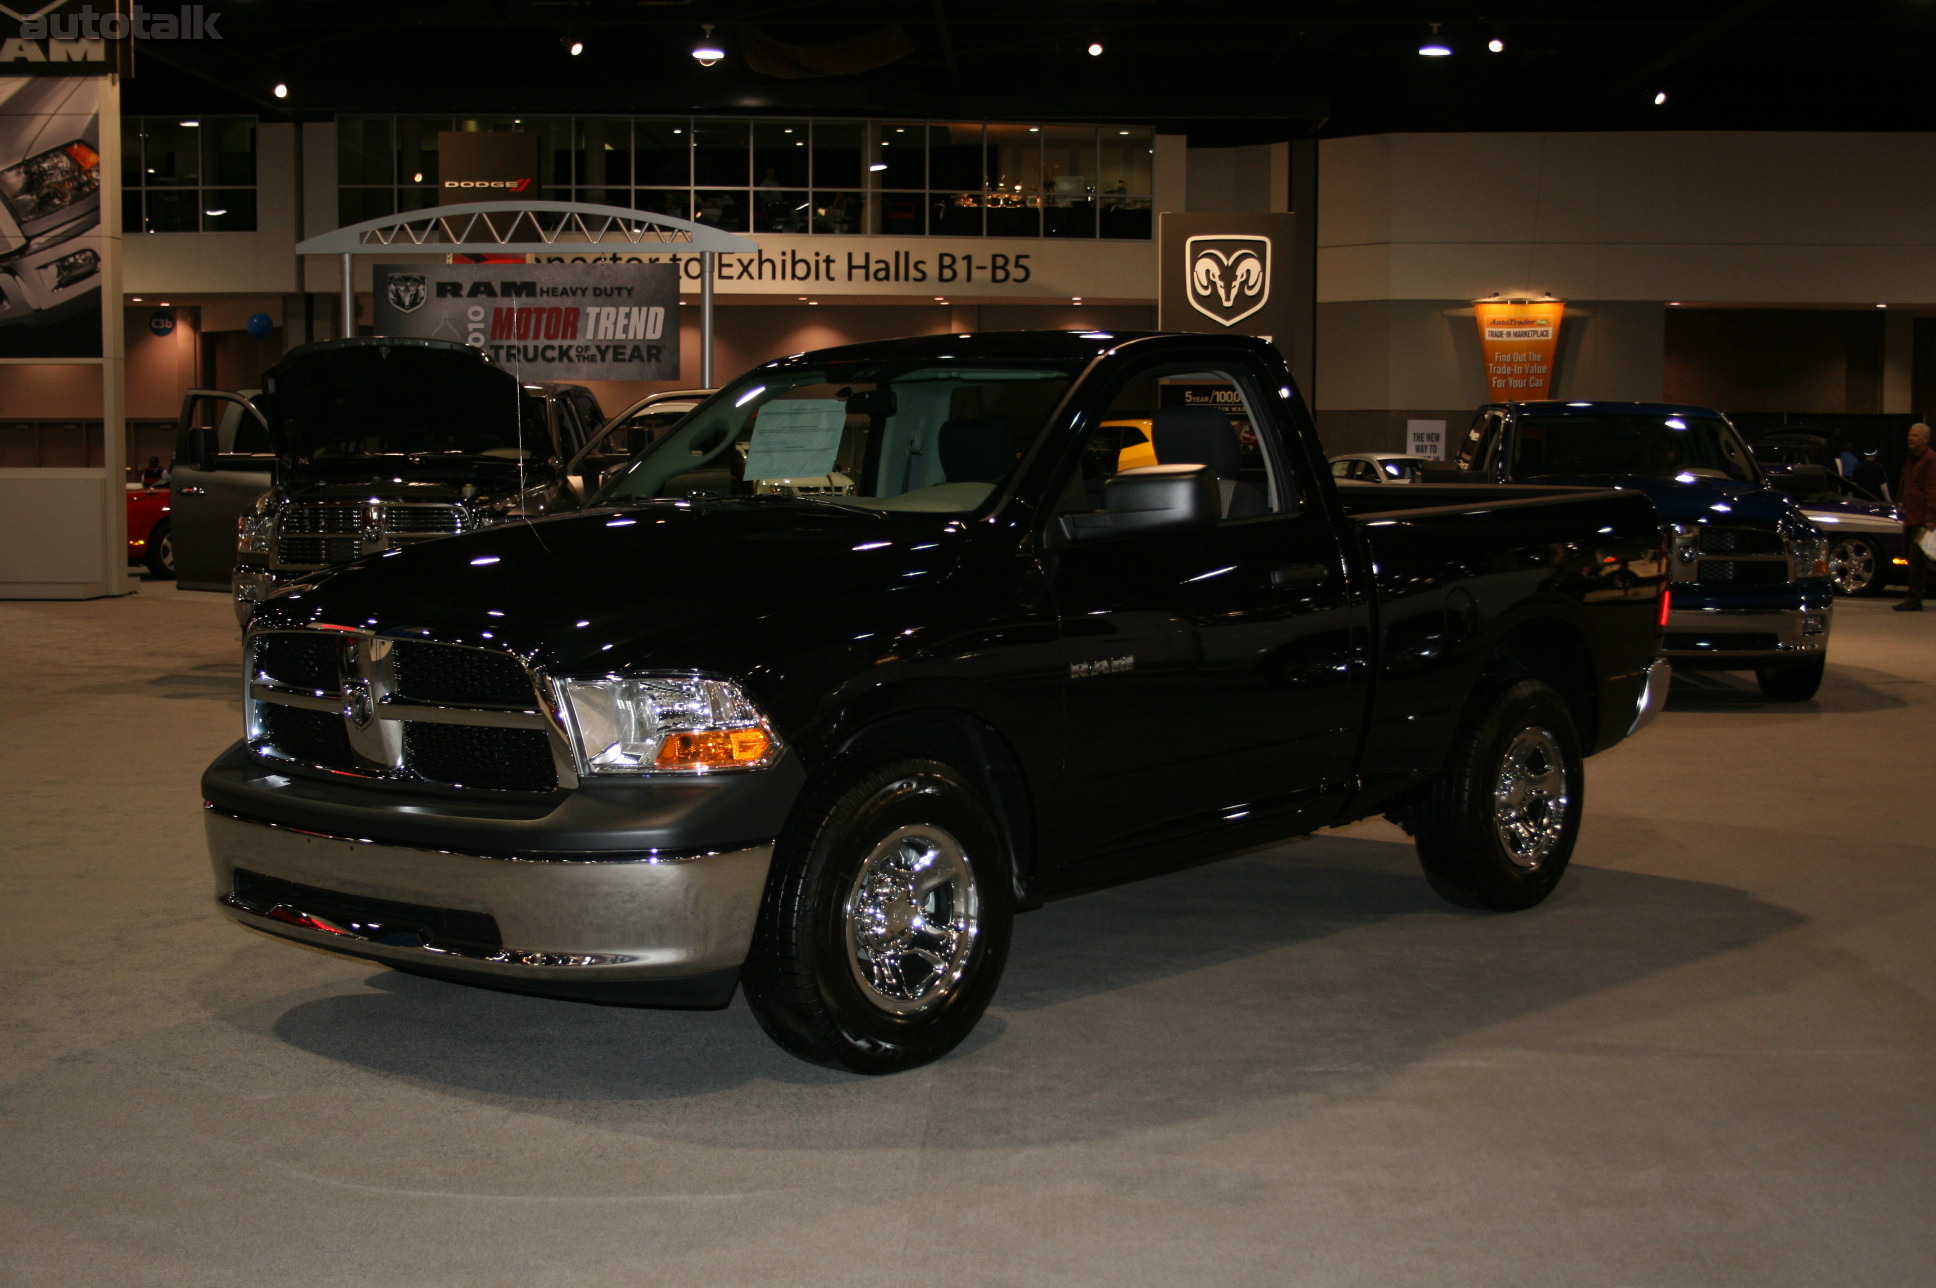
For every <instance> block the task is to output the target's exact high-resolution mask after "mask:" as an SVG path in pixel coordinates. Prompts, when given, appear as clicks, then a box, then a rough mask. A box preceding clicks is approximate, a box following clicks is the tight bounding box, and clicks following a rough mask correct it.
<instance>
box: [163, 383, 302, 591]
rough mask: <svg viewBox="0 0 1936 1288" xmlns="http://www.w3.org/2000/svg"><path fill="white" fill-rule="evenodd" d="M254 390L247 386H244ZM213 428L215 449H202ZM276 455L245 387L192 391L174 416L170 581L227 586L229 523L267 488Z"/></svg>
mask: <svg viewBox="0 0 1936 1288" xmlns="http://www.w3.org/2000/svg"><path fill="white" fill-rule="evenodd" d="M250 392H253V391H250ZM197 430H212V431H213V432H214V443H213V447H214V450H213V451H212V452H203V451H201V450H200V448H199V446H198V443H199V444H205V443H206V441H207V440H206V436H203V437H202V438H200V439H197V438H196V437H195V434H194V431H197ZM275 460H276V458H275V453H274V452H273V451H272V450H271V449H270V446H269V428H268V424H267V422H266V421H264V420H263V417H262V413H261V411H259V410H258V409H257V408H256V406H255V404H254V403H253V402H251V401H250V400H249V395H248V394H247V393H230V392H228V391H226V390H220V389H191V390H189V391H188V393H187V395H186V396H185V397H184V398H183V399H182V409H181V417H180V419H179V420H178V421H177V422H176V439H175V465H174V468H173V469H172V470H171V471H170V472H169V487H170V489H171V490H172V492H173V494H174V495H173V496H172V498H171V499H170V501H169V506H170V514H169V518H170V521H171V525H172V528H173V532H174V542H175V581H176V584H177V585H179V586H181V587H182V588H183V589H184V590H224V591H225V590H227V589H228V588H229V572H230V570H231V569H233V568H234V567H235V521H236V519H237V517H238V516H240V515H241V514H243V513H244V512H245V511H247V510H248V509H249V507H250V506H252V505H254V504H255V499H256V498H257V497H258V496H261V495H262V494H263V493H264V492H266V491H268V490H269V487H270V483H271V471H272V470H273V469H274V466H275Z"/></svg>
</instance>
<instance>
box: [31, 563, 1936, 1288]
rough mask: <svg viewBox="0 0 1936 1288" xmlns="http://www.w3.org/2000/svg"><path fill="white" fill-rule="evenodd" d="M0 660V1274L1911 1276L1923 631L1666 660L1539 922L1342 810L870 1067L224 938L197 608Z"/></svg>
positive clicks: (75, 612) (63, 620) (1916, 1238)
mask: <svg viewBox="0 0 1936 1288" xmlns="http://www.w3.org/2000/svg"><path fill="white" fill-rule="evenodd" d="M0 641H4V646H5V647H4V654H3V655H0V686H4V689H5V695H6V700H5V702H4V703H0V793H3V794H4V800H3V801H0V827H3V828H4V833H5V836H6V845H5V848H4V852H3V857H0V863H4V870H3V871H0V934H4V943H5V947H6V967H5V977H4V979H5V984H4V989H0V1024H3V1025H4V1028H3V1029H0V1037H3V1041H0V1282H4V1283H5V1284H8V1285H16V1284H18V1285H41V1284H48V1285H74V1284H94V1285H121V1284H130V1285H149V1284H153V1285H192V1286H197V1288H199V1286H214V1285H247V1286H249V1288H261V1286H263V1285H271V1284H283V1285H302V1286H303V1288H333V1286H335V1285H357V1286H358V1288H366V1286H368V1285H382V1286H389V1285H412V1286H416V1285H422V1286H427V1288H431V1286H434V1288H442V1286H444V1285H450V1286H452V1288H458V1286H462V1288H496V1286H498V1285H503V1286H504V1288H539V1286H543V1285H572V1286H573V1288H605V1286H607V1285H610V1286H613V1288H619V1286H632V1285H647V1284H651V1285H657V1284H668V1285H670V1284H679V1285H738V1284H784V1285H822V1284H825V1285H843V1286H846V1285H854V1286H869V1288H871V1286H873V1285H880V1286H882V1288H906V1286H907V1285H911V1284H918V1285H933V1286H934V1288H955V1286H958V1285H983V1284H987V1285H1038V1284H1045V1285H1061V1284H1067V1285H1110V1286H1112V1288H1113V1286H1116V1285H1145V1284H1147V1285H1178V1284H1192V1285H1193V1284H1214V1285H1222V1284H1232V1285H1249V1284H1257V1285H1313V1286H1319V1285H1322V1286H1330V1285H1363V1286H1366V1288H1385V1286H1390V1285H1429V1286H1432V1288H1440V1286H1452V1285H1475V1286H1480V1285H1483V1286H1485V1288H1497V1286H1499V1285H1554V1286H1564V1288H1599V1286H1602V1285H1604V1286H1606V1288H1615V1286H1619V1288H1639V1286H1653V1285H1663V1286H1680V1285H1710V1284H1712V1285H1752V1286H1754V1288H1784V1286H1788V1285H1794V1286H1796V1288H1803V1286H1806V1288H1816V1286H1819V1285H1829V1284H1833V1285H1905V1286H1907V1285H1916V1286H1918V1288H1922V1286H1926V1285H1929V1284H1930V1283H1932V1282H1936V1236H1932V1226H1936V1218H1932V1213H1936V1186H1932V1175H1933V1174H1936V1164H1933V1163H1932V1159H1931V1150H1932V1144H1936V1059H1933V1057H1936V1022H1933V1021H1936V939H1932V934H1931V931H1932V926H1933V925H1936V846H1933V845H1932V835H1933V834H1936V685H1933V684H1932V680H1936V674H1933V672H1936V613H1926V614H1923V615H1921V616H1911V615H1908V614H1899V613H1892V612H1890V611H1889V609H1888V603H1887V601H1857V602H1845V603H1843V604H1842V605H1841V606H1840V607H1839V608H1838V611H1837V621H1836V625H1835V634H1834V645H1833V649H1832V652H1831V659H1832V661H1831V665H1830V668H1829V673H1828V680H1827V682H1826V684H1825V685H1824V687H1823V690H1822V693H1821V695H1820V697H1819V698H1818V699H1817V700H1815V701H1813V702H1810V703H1805V704H1801V705H1796V706H1783V705H1776V704H1768V703H1765V702H1763V701H1762V700H1761V699H1760V697H1759V694H1758V693H1757V692H1756V691H1755V689H1754V687H1753V682H1752V679H1751V678H1749V677H1746V676H1733V675H1730V676H1718V677H1683V678H1682V679H1681V680H1679V681H1677V682H1676V687H1675V691H1674V694H1673V699H1672V702H1671V704H1670V707H1669V710H1668V712H1667V714H1666V715H1665V716H1663V717H1662V719H1661V720H1660V722H1659V723H1658V724H1657V725H1656V726H1655V727H1654V728H1653V729H1652V730H1650V731H1649V732H1647V733H1646V734H1644V735H1643V736H1641V737H1640V738H1638V739H1635V740H1633V741H1631V742H1629V743H1627V744H1626V745H1624V746H1622V747H1620V748H1617V749H1616V750H1614V751H1612V752H1610V753H1608V754H1606V755H1604V756H1601V757H1599V758H1596V759H1595V760H1594V761H1592V762H1591V763H1590V769H1589V777H1588V808H1587V819H1586V825H1585V829H1584V834H1583V838H1582V841H1581V844H1580V848H1579V851H1578V853H1577V856H1576V858H1575V861H1574V867H1573V869H1572V871H1571V872H1570V873H1569V875H1568V877H1567V878H1566V880H1565V882H1564V884H1563V885H1562V887H1561V889H1560V891H1559V892H1558V894H1557V895H1556V896H1555V897H1554V898H1553V899H1552V900H1550V901H1549V902H1548V903H1547V904H1546V905H1544V906H1543V907H1541V908H1538V909H1536V910H1534V911H1531V912H1527V913H1522V914H1518V915H1513V916H1491V915H1479V914H1473V913H1467V912H1462V911H1459V910H1456V909H1453V908H1450V907H1448V906H1445V905H1443V904H1441V903H1439V902H1438V901H1437V900H1436V899H1435V898H1434V897H1433V896H1432V894H1431V893H1430V891H1429V890H1428V889H1427V888H1426V886H1425V884H1424V882H1423V880H1422V879H1421V878H1420V877H1419V876H1418V873H1417V869H1416V866H1415V863H1414V861H1413V858H1412V852H1411V848H1410V846H1409V844H1407V843H1406V841H1405V840H1404V838H1403V836H1402V834H1400V833H1399V832H1398V831H1397V830H1396V829H1394V828H1392V827H1390V826H1389V825H1387V824H1384V823H1367V824H1361V825H1359V826H1356V827H1352V828H1348V829H1343V830H1340V831H1336V832H1331V833H1326V834H1324V835H1321V836H1318V837H1314V838H1311V839H1308V840H1305V841H1302V842H1299V843H1296V844H1292V845H1286V846H1282V847H1278V848H1275V849H1271V850H1267V851H1260V852H1255V853H1252V854H1248V855H1245V856H1242V857H1238V858H1235V859H1231V860H1229V861H1226V862H1224V863H1220V864H1216V865H1212V866H1209V867H1204V868H1200V869H1196V870H1193V871H1189V872H1184V873H1179V874H1175V875H1172V876H1168V877H1164V878H1160V879H1158V880H1154V881H1150V882H1146V883H1143V884H1140V885H1134V886H1128V887H1123V888H1120V889H1116V890H1111V891H1107V892H1103V893H1100V894H1095V895H1090V896H1087V897H1084V898H1081V899H1075V900H1069V901H1065V902H1061V903H1058V904H1055V905H1052V906H1050V907H1048V908H1046V909H1044V910H1042V911H1039V912H1036V913H1032V914H1030V915H1028V916H1026V917H1024V918H1023V919H1022V920H1021V921H1020V923H1019V924H1018V928H1017V941H1016V945H1015V950H1014V954H1013V958H1012V961H1011V964H1010V967H1009V972H1008V976H1007V978H1006V980H1005V982H1004V984H1003V987H1002V990H1001V992H1000V994H999V995H998V996H997V998H996V1002H995V1006H994V1008H993V1010H992V1012H991V1013H990V1015H989V1017H988V1019H987V1021H986V1022H985V1023H984V1024H983V1026H982V1027H981V1029H980V1030H979V1031H978V1032H977V1033H976V1035H975V1037H974V1038H973V1039H972V1040H971V1041H970V1043H969V1044H968V1045H967V1046H966V1047H965V1048H964V1049H963V1050H961V1051H960V1052H958V1053H957V1054H955V1055H954V1056H953V1057H952V1058H950V1059H948V1060H946V1061H943V1062H942V1063H940V1064H937V1065H934V1066H931V1067H929V1068H926V1069H922V1070H919V1071H916V1072H913V1073H910V1074H906V1075H902V1076H899V1077H893V1078H885V1079H862V1078H857V1077H849V1076H845V1075H841V1074H836V1073H832V1072H828V1071H825V1070H820V1069H816V1068H813V1067H810V1066H807V1065H804V1064H800V1063H798V1062H796V1061H794V1060H792V1059H791V1058H789V1057H787V1056H785V1055H784V1054H782V1053H781V1052H780V1051H779V1050H778V1049H777V1048H776V1047H774V1046H772V1045H771V1044H770V1043H768V1042H767V1040H766V1039H765V1038H764V1036H763V1035H762V1034H761V1033H760V1031H759V1030H758V1028H757V1027H756V1026H755V1024H754V1023H753V1020H752V1018H751V1016H750V1015H749V1014H748V1012H747V1010H746V1008H745V1006H744V1004H743V1003H739V1004H735V1006H734V1007H733V1008H731V1009H729V1010H727V1011H723V1012H712V1013H683V1012H650V1011H628V1010H620V1009H610V1008H600V1007H590V1006H582V1005H576V1004H573V1003H568V1002H554V1001H546V1000H538V999H530V998H521V997H515V996H509V995H505V994H498V993H490V992H484V991H479V990H474V989H466V988H463V987H461V986H456V985H449V984H442V983H437V982H433V981H429V980H424V979H419V978H415V977H409V976H403V975H398V974H394V973H391V972H388V971H384V970H380V969H376V968H373V967H369V966H364V965H359V964H357V963H354V962H350V961H345V960H341V959H337V958H333V957H330V956H327V955H324V954H322V953H317V952H311V951H307V950H303V949H297V948H293V947H290V946H287V945H285V944H282V943H278V942H274V941H271V940H268V939H265V938H262V937H260V936H257V935H254V934H251V933H250V932H247V931H244V930H241V929H239V928H236V927H234V926H232V925H231V924H229V923H228V922H227V921H226V919H224V918H222V917H220V916H219V915H218V914H217V913H216V912H215V910H214V908H213V906H212V902H211V894H210V882H209V878H208V875H207V867H206V861H205V859H204V857H203V851H202V840H201V835H200V818H199V811H198V808H197V805H198V797H197V792H196V778H197V776H198V774H199V772H200V770H201V768H202V766H203V765H204V764H205V763H206V762H207V761H208V760H209V759H210V758H211V757H212V756H213V755H214V754H215V753H216V752H217V751H218V750H219V749H220V748H221V747H222V746H224V745H225V744H226V743H227V742H229V741H230V740H231V739H232V738H233V737H235V736H236V734H237V732H238V722H239V710H240V703H239V701H238V689H239V683H238V678H237V674H236V668H235V656H234V655H235V641H236V636H235V630H234V626H233V622H232V620H231V618H230V616H229V610H228V607H227V605H226V604H225V603H224V602H223V600H222V598H221V597H219V596H214V595H206V594H195V593H189V592H181V591H178V590H176V589H174V588H173V587H172V586H168V585H165V584H157V583H145V584H143V585H142V587H141V590H140V593H139V594H136V595H134V596H131V597H129V598H125V599H118V600H107V601H97V602H93V603H81V604H54V603H11V604H0Z"/></svg>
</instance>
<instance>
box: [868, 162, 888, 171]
mask: <svg viewBox="0 0 1936 1288" xmlns="http://www.w3.org/2000/svg"><path fill="white" fill-rule="evenodd" d="M867 168H868V170H870V171H881V170H885V169H887V162H885V161H876V162H875V163H874V164H873V165H870V166H868V167H867Z"/></svg>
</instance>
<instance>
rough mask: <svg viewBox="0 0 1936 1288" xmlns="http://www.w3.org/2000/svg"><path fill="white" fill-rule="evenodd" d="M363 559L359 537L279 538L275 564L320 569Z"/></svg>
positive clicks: (361, 542) (361, 543)
mask: <svg viewBox="0 0 1936 1288" xmlns="http://www.w3.org/2000/svg"><path fill="white" fill-rule="evenodd" d="M362 557H363V541H362V539H361V538H360V537H288V536H285V537H280V538H278V539H277V541H276V562H277V563H280V564H287V565H289V566H292V567H299V568H321V567H324V566H326V565H328V564H339V563H348V562H349V561H350V560H352V559H361V558H362Z"/></svg>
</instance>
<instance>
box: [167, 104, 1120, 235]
mask: <svg viewBox="0 0 1936 1288" xmlns="http://www.w3.org/2000/svg"><path fill="white" fill-rule="evenodd" d="M448 129H492V130H523V131H530V132H533V133H537V134H538V135H540V146H541V149H542V151H543V158H544V159H543V165H542V174H543V176H544V183H545V187H544V191H543V192H542V193H540V194H539V195H540V196H543V197H547V198H550V199H553V200H565V201H587V202H594V203H597V204H600V205H611V206H625V207H630V208H633V209H638V210H648V211H653V212H655V213H658V214H666V215H672V216H675V217H677V218H680V219H690V220H694V221H695V222H698V223H703V224H707V225H709V226H712V227H716V228H722V229H726V230H729V231H732V232H754V233H827V234H835V235H839V234H857V233H885V234H892V235H911V236H923V235H926V236H944V237H1077V238H1096V237H1104V238H1123V239H1139V240H1146V239H1148V238H1149V237H1150V236H1151V234H1152V232H1153V231H1154V229H1153V223H1152V218H1151V213H1150V212H1151V208H1152V202H1153V192H1152V176H1153V171H1154V166H1153V165H1152V161H1153V158H1154V148H1155V135H1154V132H1153V131H1152V130H1150V129H1148V128H1131V129H1123V128H1121V127H1117V126H1101V127H1097V126H1089V125H1080V126H1078V125H1028V124H1025V123H1023V124H989V123H985V122H980V121H914V120H887V121H852V120H806V119H788V118H779V117H774V118H766V117H761V118H751V119H748V118H736V117H606V116H576V117H489V118H462V117H435V116H406V117H390V116H344V117H339V118H338V119H337V130H338V133H337V138H338V150H339V158H338V185H339V186H338V193H339V203H338V204H339V212H340V214H341V217H342V220H343V222H344V223H355V222H358V221H360V220H364V219H370V218H375V217H377V216H379V215H384V214H391V213H395V212H397V211H400V210H414V209H421V208H424V207H427V206H431V205H434V204H436V200H437V191H438V188H437V184H438V173H437V133H438V131H439V130H448ZM167 143H168V140H166V139H161V140H159V142H158V144H157V146H158V148H160V149H161V150H162V151H163V153H164V157H163V162H164V164H165V165H169V166H175V167H179V166H180V165H181V164H183V158H182V157H180V156H178V155H176V153H175V152H169V151H167V147H166V145H167ZM203 159H204V158H203V154H201V153H195V154H193V155H192V157H190V158H189V160H191V161H192V162H193V163H196V164H199V163H201V161H202V160H203ZM222 182H223V185H224V187H223V190H224V191H228V190H229V188H230V185H229V184H228V182H227V180H226V179H224V180H223V181H222Z"/></svg>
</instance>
